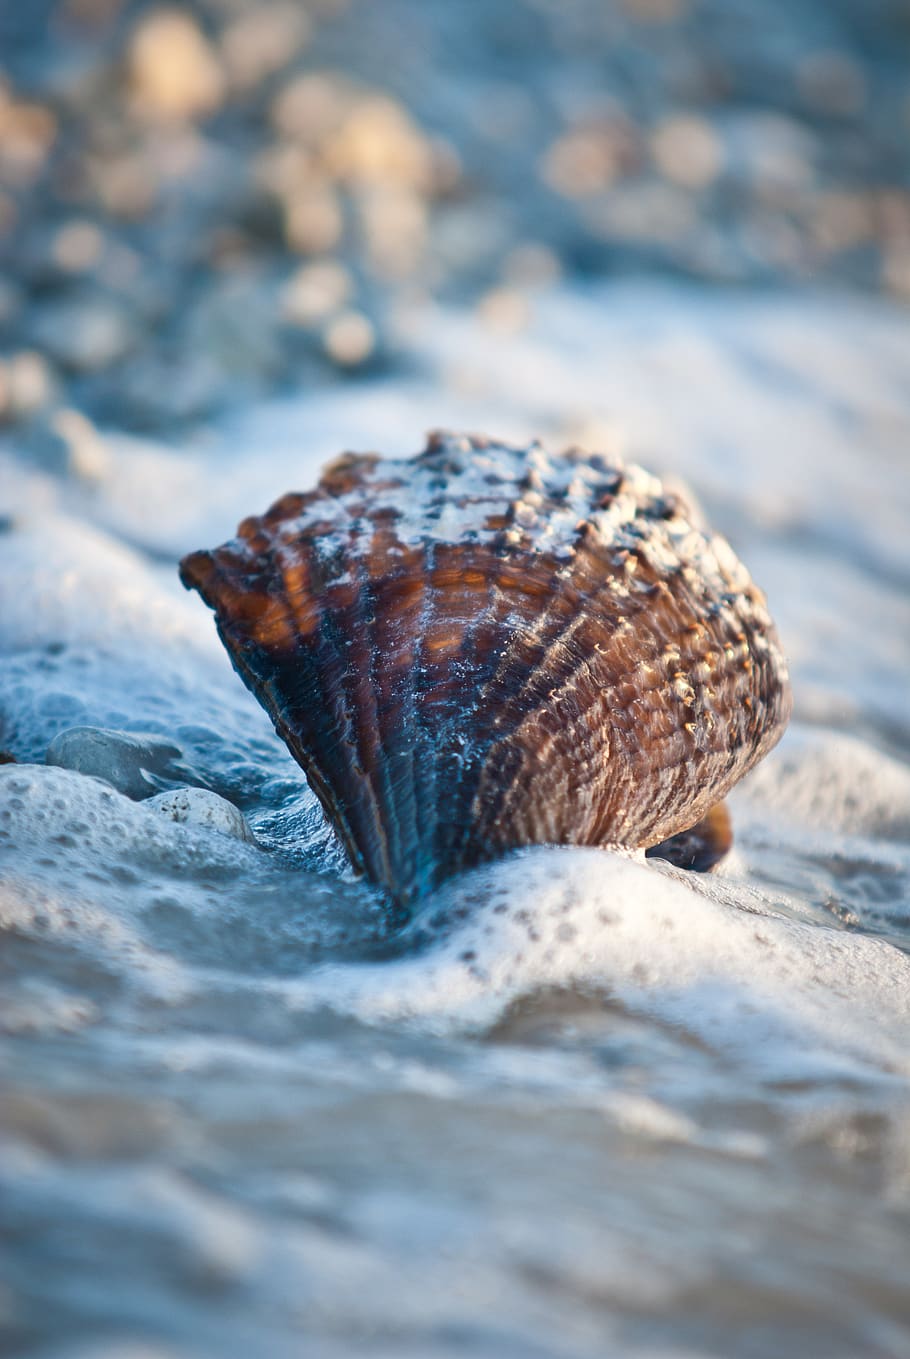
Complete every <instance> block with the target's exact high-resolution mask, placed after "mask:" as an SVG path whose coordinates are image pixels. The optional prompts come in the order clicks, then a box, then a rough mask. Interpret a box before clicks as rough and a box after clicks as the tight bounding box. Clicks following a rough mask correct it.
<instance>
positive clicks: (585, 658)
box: [181, 434, 790, 904]
mask: <svg viewBox="0 0 910 1359" xmlns="http://www.w3.org/2000/svg"><path fill="white" fill-rule="evenodd" d="M181 575H182V578H183V581H184V583H185V584H186V585H187V586H188V587H192V588H195V589H197V590H198V591H199V592H200V594H201V595H202V597H203V598H204V599H205V601H206V602H207V603H208V604H209V605H210V606H211V607H212V608H213V609H214V610H215V615H216V621H217V625H218V629H219V632H220V635H221V637H222V640H223V641H224V643H225V646H226V647H227V649H228V651H229V653H230V656H231V659H232V661H233V663H234V666H235V668H236V669H237V670H238V672H239V674H240V675H241V676H242V678H243V679H244V681H245V682H246V683H247V684H248V685H249V687H250V688H251V689H252V691H253V693H254V694H255V695H256V696H257V698H258V699H259V700H260V702H261V703H262V704H263V705H264V706H265V708H266V709H267V710H268V712H269V713H270V715H271V717H272V719H273V721H274V723H275V726H276V728H277V730H278V732H279V733H280V735H281V736H282V737H283V738H284V740H285V741H286V742H287V744H288V746H289V748H290V750H291V752H292V754H293V755H294V756H295V758H296V759H297V760H298V762H299V763H300V764H301V765H302V767H303V769H304V770H305V771H306V774H307V777H308V779H309V782H310V784H311V786H312V787H313V789H314V790H315V792H316V793H317V795H318V796H319V798H320V800H321V802H322V804H323V807H324V809H325V811H326V813H327V815H328V816H329V818H330V820H331V821H332V823H333V825H334V826H335V828H336V830H337V832H338V834H339V835H340V837H341V839H342V840H343V842H344V844H345V846H346V848H347V851H348V853H349V855H350V857H351V860H352V862H353V863H354V865H355V867H357V868H358V869H359V870H361V871H363V872H365V873H366V874H367V875H368V876H369V878H370V879H372V880H373V881H374V882H376V883H377V884H379V885H380V886H382V887H384V888H385V889H386V890H387V891H388V892H389V893H390V894H391V896H392V897H393V898H394V899H395V900H396V901H397V902H399V903H401V904H408V903H410V902H413V901H414V900H415V899H417V898H419V897H420V896H421V895H423V894H424V893H425V892H427V891H429V890H431V889H432V888H433V887H434V886H436V885H437V884H438V883H439V882H441V881H442V880H443V879H444V878H446V877H448V876H449V875H451V874H453V873H456V872H458V871H460V870H461V869H464V868H468V867H470V866H472V865H474V864H477V863H479V862H482V861H484V860H487V859H490V858H493V857H495V856H497V855H499V854H501V853H504V852H506V851H508V850H509V849H512V848H515V847H518V846H520V845H527V844H535V843H555V844H575V845H623V846H629V847H635V848H648V847H651V846H654V845H656V844H658V843H659V842H661V841H663V840H665V839H667V838H668V837H671V836H675V835H677V834H678V833H680V832H683V831H686V830H688V829H689V828H691V827H692V826H694V825H695V823H696V822H699V821H700V820H701V819H702V818H703V817H705V816H706V814H707V813H709V812H710V810H711V808H712V807H713V806H714V805H715V804H716V803H717V802H718V800H719V799H721V798H722V797H723V796H724V795H725V794H726V793H727V791H728V790H729V789H730V788H731V787H732V786H733V784H734V783H736V781H737V780H738V779H739V778H741V777H742V775H743V774H745V773H746V772H747V771H748V769H750V768H751V766H752V765H753V764H754V763H755V762H756V761H757V760H759V759H760V758H761V757H762V756H763V755H764V754H765V753H766V752H767V751H768V750H770V749H771V747H772V746H773V745H774V744H775V743H776V742H777V740H778V739H779V737H780V735H781V734H782V732H783V729H784V727H785V725H786V722H787V718H788V716H789V710H790V691H789V684H788V680H787V672H786V666H785V662H784V659H783V656H782V653H781V650H780V646H779V644H778V640H777V637H776V634H775V631H774V627H773V624H772V623H771V620H770V618H769V616H768V613H767V609H766V606H765V601H764V597H763V595H762V594H761V592H760V591H759V590H758V589H757V588H756V587H755V586H754V585H753V583H752V581H751V579H750V577H749V574H748V572H747V571H746V569H745V567H743V566H742V564H741V563H740V562H739V561H738V560H737V558H736V557H735V555H734V554H733V552H732V550H731V549H730V547H729V546H728V544H727V543H726V542H725V540H724V539H722V538H720V537H718V536H717V535H715V534H712V533H711V532H710V531H708V530H707V529H706V528H705V527H704V526H703V524H702V522H701V519H700V516H699V514H698V513H697V511H696V510H695V509H694V508H693V506H692V505H691V504H690V503H689V500H688V498H687V497H686V496H685V494H684V493H683V492H681V491H678V490H675V489H674V490H669V489H667V488H665V487H664V486H662V485H661V483H660V482H659V481H658V480H657V479H656V478H655V477H653V476H651V475H650V474H649V473H647V472H645V471H644V470H643V469H642V468H640V467H638V466H635V465H634V464H624V463H623V462H621V461H620V460H619V459H617V458H615V457H608V456H604V455H601V454H596V453H587V452H583V451H581V450H577V449H570V450H568V451H567V452H565V453H562V454H558V455H557V454H550V453H548V452H546V451H545V450H544V449H543V448H542V447H541V446H540V445H538V444H532V445H530V446H529V447H512V446H509V445H507V444H504V443H498V442H495V441H493V440H488V439H482V438H477V437H467V436H464V435H453V434H435V435H432V436H431V437H430V440H429V442H428V445H427V447H426V449H425V450H424V452H422V453H421V454H419V455H418V456H416V457H415V458H412V459H384V458H380V457H378V456H375V455H354V454H346V455H344V456H343V457H341V458H339V459H338V460H337V461H335V462H334V463H331V464H330V465H329V466H328V467H327V468H326V469H325V470H324V472H323V475H322V477H321V479H320V481H319V483H318V485H317V486H316V487H315V489H313V490H311V491H309V492H306V493H299V494H296V493H295V494H289V495H286V496H284V497H282V498H281V499H280V500H279V501H277V502H276V504H274V505H273V506H272V507H271V509H269V510H268V511H267V512H266V513H265V514H264V515H262V516H259V517H252V518H249V519H246V520H245V521H244V522H243V523H242V524H241V525H240V527H239V530H238V535H237V537H236V538H235V539H233V540H232V541H230V542H228V543H225V544H224V545H223V546H221V547H218V548H216V549H214V550H213V551H202V552H195V553H192V554H191V555H190V556H188V557H186V558H185V559H184V561H183V562H182V564H181Z"/></svg>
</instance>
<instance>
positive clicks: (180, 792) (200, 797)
mask: <svg viewBox="0 0 910 1359" xmlns="http://www.w3.org/2000/svg"><path fill="white" fill-rule="evenodd" d="M148 806H149V807H153V808H154V809H155V811H156V812H159V813H160V814H161V816H164V817H167V819H168V820H169V821H179V822H182V823H184V824H185V825H188V826H203V827H204V828H205V829H206V830H213V831H219V832H220V834H222V835H232V836H234V838H235V839H237V840H247V841H250V842H252V840H253V839H254V836H253V832H252V831H251V830H250V828H249V826H248V825H247V822H246V818H245V817H244V815H243V812H241V810H240V808H239V807H235V806H234V804H233V802H228V801H227V799H226V798H223V797H219V795H218V794H217V793H212V792H210V791H209V789H208V788H173V789H171V790H170V791H169V792H166V793H157V794H156V795H155V796H154V797H151V798H149V799H148Z"/></svg>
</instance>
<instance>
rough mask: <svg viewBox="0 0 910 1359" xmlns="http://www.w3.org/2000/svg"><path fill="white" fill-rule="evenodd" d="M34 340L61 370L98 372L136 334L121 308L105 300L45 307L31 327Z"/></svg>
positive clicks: (117, 356) (128, 346)
mask: <svg viewBox="0 0 910 1359" xmlns="http://www.w3.org/2000/svg"><path fill="white" fill-rule="evenodd" d="M33 335H34V339H35V341H36V342H37V343H38V344H39V345H40V346H41V348H42V349H44V350H46V351H47V352H48V353H49V354H50V355H51V357H52V358H53V359H55V360H56V361H57V362H58V363H59V364H61V366H62V367H64V368H68V369H70V370H71V371H73V372H76V373H97V372H100V371H101V370H102V369H103V368H107V367H108V366H109V365H110V364H112V363H116V362H117V360H118V359H122V358H123V357H124V355H126V354H127V353H128V352H129V351H130V350H131V349H132V348H133V346H134V344H135V342H136V332H135V327H134V325H133V322H132V320H131V318H130V317H129V315H128V314H127V312H126V311H125V310H124V308H123V307H121V306H120V305H118V304H117V303H114V302H111V301H108V300H106V299H104V298H100V297H98V298H90V299H86V300H85V301H80V302H62V303H60V304H58V305H56V306H50V307H47V308H46V309H45V310H44V311H43V312H42V313H41V314H40V315H39V317H38V318H37V320H36V322H35V324H34V326H33Z"/></svg>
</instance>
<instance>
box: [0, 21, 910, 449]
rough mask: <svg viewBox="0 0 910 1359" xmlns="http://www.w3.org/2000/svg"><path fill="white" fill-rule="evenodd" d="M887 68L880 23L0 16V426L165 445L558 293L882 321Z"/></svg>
mask: <svg viewBox="0 0 910 1359" xmlns="http://www.w3.org/2000/svg"><path fill="white" fill-rule="evenodd" d="M908 72H910V2H908V0H799V3H795V2H794V0H460V2H459V3H450V0H382V3H379V4H377V3H372V4H371V3H368V2H367V0H306V2H305V3H302V2H301V0H258V2H254V0H193V3H184V4H179V5H167V6H162V5H160V4H157V3H142V0H31V2H30V3H28V4H24V3H20V0H0V420H2V421H5V422H8V423H10V424H18V423H21V422H25V423H26V424H27V425H28V426H29V428H30V430H31V432H32V433H33V434H34V436H35V437H36V438H37V439H38V447H43V446H44V444H43V443H42V441H44V443H46V442H47V441H48V440H50V441H51V442H53V441H54V440H59V439H60V438H64V439H65V438H69V439H72V438H73V437H75V436H74V433H73V428H72V426H73V419H72V415H71V413H67V412H69V410H70V408H75V410H77V411H78V412H79V413H81V415H82V416H83V417H88V418H89V419H90V420H93V421H94V420H97V421H100V422H102V423H104V424H109V425H115V426H118V427H120V428H122V429H128V430H145V431H149V432H153V433H155V434H156V435H157V434H166V433H167V432H170V431H173V430H175V429H179V428H180V427H181V426H186V425H187V424H192V423H194V422H198V421H200V420H205V419H207V418H208V417H210V416H211V415H212V414H213V413H215V412H219V411H222V410H224V409H225V408H227V407H229V406H230V405H232V404H235V403H237V402H243V401H246V400H249V399H250V398H255V397H257V396H259V395H261V394H265V393H270V392H273V391H279V390H282V389H291V388H292V389H295V390H300V389H301V388H302V389H308V388H309V389H311V388H312V387H314V386H315V385H324V384H326V383H329V382H333V381H335V380H338V379H342V380H343V379H346V378H348V377H349V376H350V375H352V374H359V373H376V372H378V371H388V370H389V369H390V368H394V367H395V366H396V365H401V364H404V363H406V362H407V361H408V360H406V358H405V357H404V355H405V351H406V350H407V345H402V343H401V336H402V335H406V334H407V323H408V316H409V314H410V311H411V309H412V308H413V307H414V306H419V305H420V304H421V303H422V302H425V300H426V299H427V298H437V299H441V300H443V301H448V302H451V301H457V302H459V303H466V304H467V305H469V306H471V307H474V308H477V309H479V311H480V313H481V315H482V318H483V320H484V323H485V324H487V325H488V326H490V327H491V328H493V329H494V330H496V329H501V330H502V331H504V332H511V333H514V332H515V331H519V330H521V328H522V326H523V325H524V324H525V323H526V320H527V316H528V311H529V306H530V300H529V299H532V297H533V293H534V291H535V289H538V288H540V287H541V286H544V285H547V284H550V283H552V282H553V281H554V280H556V279H558V278H560V277H562V278H566V279H567V280H569V281H571V280H586V279H589V278H593V277H612V276H616V275H623V276H629V275H640V274H643V273H645V274H660V275H676V276H685V277H689V278H694V279H698V280H701V281H705V282H707V283H710V284H723V285H727V286H730V285H734V286H736V287H741V288H750V289H755V288H758V287H761V286H762V285H767V284H769V283H777V284H784V285H788V286H789V285H792V284H796V283H798V284H800V285H805V284H813V285H824V286H825V287H829V288H835V289H853V290H863V291H865V292H868V293H884V294H887V295H889V296H891V297H892V298H895V299H898V300H899V301H901V302H904V303H906V302H908V301H910V81H908ZM61 412H63V413H64V418H63V420H62V423H61V419H60V414H61Z"/></svg>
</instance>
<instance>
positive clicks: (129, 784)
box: [45, 727, 188, 801]
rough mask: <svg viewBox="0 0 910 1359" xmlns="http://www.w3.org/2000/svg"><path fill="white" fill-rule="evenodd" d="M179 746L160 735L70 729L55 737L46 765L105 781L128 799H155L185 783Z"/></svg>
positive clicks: (84, 728)
mask: <svg viewBox="0 0 910 1359" xmlns="http://www.w3.org/2000/svg"><path fill="white" fill-rule="evenodd" d="M182 755H183V752H182V751H181V750H180V748H179V746H175V745H172V744H171V743H170V742H169V741H164V740H162V739H161V737H159V736H150V735H145V734H142V735H137V734H136V733H135V732H128V731H108V730H106V729H105V728H103V727H70V728H68V729H67V730H66V731H62V732H60V734H59V735H58V736H55V737H54V739H53V741H51V743H50V745H49V746H48V748H47V755H46V756H45V763H46V764H50V765H56V766H57V767H58V768H60V769H72V770H75V771H76V772H77V773H79V774H90V775H92V776H93V777H94V778H96V779H103V780H104V781H105V783H109V784H111V786H112V787H114V788H116V789H117V791H118V792H120V793H123V794H124V795H125V796H126V797H129V798H132V799H133V800H134V801H139V800H140V799H142V798H148V797H151V796H152V795H153V794H155V793H157V792H159V791H160V790H161V788H162V787H164V786H166V785H167V784H168V783H173V782H178V781H179V782H185V781H186V778H187V772H188V771H187V768H186V766H185V765H183V764H182V763H181V761H182Z"/></svg>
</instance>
